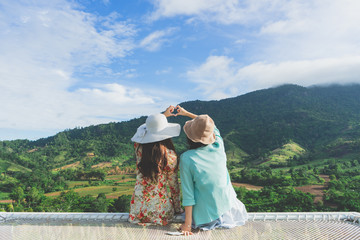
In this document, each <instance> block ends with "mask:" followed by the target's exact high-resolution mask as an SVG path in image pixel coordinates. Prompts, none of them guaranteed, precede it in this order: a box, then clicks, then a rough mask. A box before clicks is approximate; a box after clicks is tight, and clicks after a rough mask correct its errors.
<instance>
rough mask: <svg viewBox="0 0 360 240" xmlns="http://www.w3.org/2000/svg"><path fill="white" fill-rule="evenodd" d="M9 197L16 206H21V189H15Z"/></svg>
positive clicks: (22, 199) (22, 197)
mask: <svg viewBox="0 0 360 240" xmlns="http://www.w3.org/2000/svg"><path fill="white" fill-rule="evenodd" d="M9 196H10V198H11V199H12V200H14V201H15V203H16V204H17V205H21V204H22V203H23V201H24V198H25V194H24V190H23V189H22V188H21V187H16V188H14V190H13V191H12V192H11V193H10V195H9Z"/></svg>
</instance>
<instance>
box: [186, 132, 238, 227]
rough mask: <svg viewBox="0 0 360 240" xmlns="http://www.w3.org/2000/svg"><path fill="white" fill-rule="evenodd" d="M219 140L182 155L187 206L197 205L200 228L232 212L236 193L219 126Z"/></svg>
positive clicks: (195, 218) (195, 209) (217, 138)
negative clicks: (227, 164)
mask: <svg viewBox="0 0 360 240" xmlns="http://www.w3.org/2000/svg"><path fill="white" fill-rule="evenodd" d="M214 132H215V135H216V140H215V142H214V143H213V144H209V145H207V146H205V147H201V148H197V149H191V150H188V151H186V152H184V153H183V154H182V155H181V156H180V178H181V188H182V196H183V202H182V205H183V206H193V219H194V221H195V224H196V225H199V224H204V223H209V222H212V221H214V220H216V219H217V218H219V217H220V216H221V215H223V214H224V213H226V212H227V211H229V210H230V209H231V207H232V203H233V201H234V199H236V193H235V191H234V188H233V187H232V185H231V181H230V177H229V172H228V170H227V167H226V154H225V148H224V141H223V139H222V138H221V136H220V132H219V130H218V129H217V128H216V127H215V130H214Z"/></svg>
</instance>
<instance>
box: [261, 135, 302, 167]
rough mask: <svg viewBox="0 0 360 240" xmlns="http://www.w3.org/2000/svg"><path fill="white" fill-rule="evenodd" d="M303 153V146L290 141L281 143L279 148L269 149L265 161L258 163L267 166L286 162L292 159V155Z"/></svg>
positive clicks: (298, 155) (297, 155)
mask: <svg viewBox="0 0 360 240" xmlns="http://www.w3.org/2000/svg"><path fill="white" fill-rule="evenodd" d="M304 153H306V150H305V149H304V148H302V147H301V146H300V145H298V144H297V143H295V142H292V141H291V142H289V143H287V144H285V145H283V146H282V147H281V148H277V149H275V150H273V151H271V152H270V155H269V157H268V158H267V161H266V162H264V163H262V164H260V165H262V166H269V165H280V164H286V163H287V162H288V161H289V160H291V159H293V158H294V157H300V156H302V155H303V154H304Z"/></svg>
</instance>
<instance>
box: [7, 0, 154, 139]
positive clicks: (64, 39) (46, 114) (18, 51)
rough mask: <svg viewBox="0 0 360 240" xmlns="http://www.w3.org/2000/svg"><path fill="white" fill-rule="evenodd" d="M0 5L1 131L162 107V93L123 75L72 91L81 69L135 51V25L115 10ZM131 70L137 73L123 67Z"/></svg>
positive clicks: (83, 122) (60, 0)
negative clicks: (102, 13)
mask: <svg viewBox="0 0 360 240" xmlns="http://www.w3.org/2000/svg"><path fill="white" fill-rule="evenodd" d="M0 7H1V9H2V10H1V12H0V52H1V55H0V66H1V67H0V101H1V103H2V104H0V112H1V115H0V129H8V131H9V129H13V130H14V131H19V130H24V132H25V131H27V132H29V131H35V130H39V131H43V132H49V131H52V129H58V130H62V129H65V128H72V127H75V126H87V125H90V124H98V123H102V122H106V121H116V120H123V119H129V118H130V117H129V116H139V115H144V114H148V113H152V112H154V111H155V108H157V107H158V106H156V104H154V101H155V100H157V99H158V98H153V97H151V96H149V95H148V94H146V93H144V92H142V91H141V90H139V89H137V88H131V89H130V88H129V87H128V86H125V85H123V84H121V83H119V80H117V83H114V84H101V83H98V85H97V86H95V87H92V88H90V87H86V83H82V85H83V86H85V87H83V89H82V90H76V89H74V90H71V91H70V90H69V89H73V88H74V85H76V84H77V83H78V82H79V81H78V79H76V78H75V77H74V75H76V73H79V72H81V73H82V74H85V75H86V73H89V74H91V73H94V72H96V71H95V70H92V69H94V68H95V67H97V66H98V65H99V64H101V66H106V65H107V64H108V63H111V62H112V60H113V59H114V58H123V57H125V56H127V55H128V54H131V51H132V50H133V49H134V47H135V44H134V40H133V36H134V34H135V33H136V29H135V28H134V26H132V25H130V24H127V23H126V22H119V21H115V19H116V14H112V15H110V16H108V17H106V18H101V17H97V16H95V15H92V14H89V13H86V12H83V11H81V10H79V9H81V8H79V7H78V6H76V5H73V3H69V2H67V1H64V0H54V1H46V0H43V1H41V0H39V1H35V2H34V1H31V2H28V1H5V2H4V1H3V2H1V3H0ZM105 68H106V67H105ZM93 71H94V72H93ZM111 74H115V73H113V72H111ZM126 74H132V75H134V74H136V72H135V70H134V69H129V70H124V72H121V73H120V75H121V76H124V75H126ZM151 103H152V105H151V106H149V105H150V104H151Z"/></svg>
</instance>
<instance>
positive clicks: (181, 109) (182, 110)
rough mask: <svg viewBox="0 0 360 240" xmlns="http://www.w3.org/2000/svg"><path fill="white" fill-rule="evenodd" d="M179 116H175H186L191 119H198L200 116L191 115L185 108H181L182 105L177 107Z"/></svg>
mask: <svg viewBox="0 0 360 240" xmlns="http://www.w3.org/2000/svg"><path fill="white" fill-rule="evenodd" d="M176 110H177V114H176V115H175V116H185V117H189V118H196V117H197V116H198V115H196V114H194V113H191V112H189V111H187V110H185V109H184V108H182V107H180V105H177V106H176Z"/></svg>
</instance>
